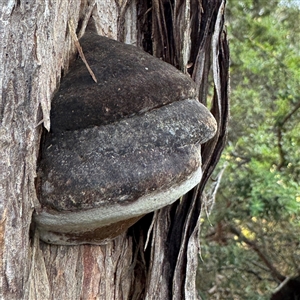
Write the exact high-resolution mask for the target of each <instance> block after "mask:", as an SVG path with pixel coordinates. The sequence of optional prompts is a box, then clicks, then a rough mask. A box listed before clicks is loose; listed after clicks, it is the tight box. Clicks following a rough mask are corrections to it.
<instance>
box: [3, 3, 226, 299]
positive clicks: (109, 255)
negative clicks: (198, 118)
mask: <svg viewBox="0 0 300 300" xmlns="http://www.w3.org/2000/svg"><path fill="white" fill-rule="evenodd" d="M1 4H2V7H1V11H0V95H1V98H0V216H1V217H0V218H1V220H0V295H1V298H2V299H18V300H19V299H196V298H197V293H196V290H195V284H194V282H195V274H196V266H197V253H198V236H197V233H198V225H199V215H200V211H201V201H200V198H201V194H202V192H203V186H204V185H205V183H206V180H207V178H208V177H209V175H210V174H211V172H212V170H213V168H214V166H215V164H216V163H217V161H218V158H219V156H220V152H221V150H222V147H223V145H224V139H225V133H226V122H227V116H228V102H227V86H228V48H227V42H226V36H225V33H224V32H223V24H224V20H223V12H224V2H222V1H220V0H219V1H217V0H216V1H194V0H190V1H189V0H186V1H175V2H173V1H171V2H165V1H161V0H155V1H152V2H151V3H150V1H135V0H132V1H126V0H125V1H107V2H104V1H100V0H95V1H87V0H82V1H79V0H73V1H66V0H59V1H47V0H46V1H41V0H32V1H27V2H25V1H22V0H21V1H11V0H4V1H2V3H1ZM91 14H92V15H93V18H94V19H95V20H96V27H97V30H98V32H99V33H100V34H102V35H106V36H109V37H111V38H115V39H119V40H120V41H123V42H124V41H125V42H127V43H131V44H134V45H137V46H139V47H141V48H144V49H145V50H146V51H147V52H150V53H151V54H153V55H155V56H157V57H159V58H162V59H164V60H166V61H167V62H169V63H171V64H173V65H175V66H176V67H177V68H179V69H180V70H182V71H183V72H188V73H189V74H191V76H192V78H193V80H194V81H195V82H196V85H197V88H198V93H199V98H200V101H201V102H202V103H204V104H205V103H206V98H207V91H208V76H209V72H208V71H209V69H210V67H211V65H213V68H212V70H213V74H214V76H213V79H214V88H215V96H214V97H213V107H212V111H213V114H214V115H215V117H216V119H217V122H218V133H217V136H216V137H215V138H214V140H213V141H211V142H209V143H207V145H205V146H204V147H203V149H202V155H203V171H204V174H205V176H204V178H203V180H202V182H201V183H200V185H199V186H198V188H196V189H195V190H193V191H191V192H190V193H188V194H187V195H186V196H184V198H183V199H182V200H181V201H177V202H176V203H175V204H174V205H172V206H169V207H166V208H164V209H162V210H159V211H157V212H155V213H154V214H153V215H148V216H146V217H145V218H143V219H142V220H141V221H140V222H139V223H138V224H137V225H136V226H134V227H133V228H132V229H131V230H129V232H128V234H126V233H125V234H123V235H121V236H119V237H118V238H117V239H115V240H113V241H111V242H109V243H108V244H106V245H105V246H91V245H81V246H70V247H68V246H55V245H47V244H44V243H42V242H40V241H39V238H38V236H37V234H35V232H34V229H33V231H32V234H31V235H30V225H31V221H32V213H33V210H34V209H38V208H39V205H40V204H39V202H38V200H37V197H36V191H35V182H34V181H35V177H36V165H37V159H38V153H39V142H40V134H41V131H42V128H43V127H44V128H45V129H47V130H49V128H50V108H51V98H52V97H53V94H54V92H55V91H56V89H57V88H58V86H59V82H60V80H61V76H62V74H64V73H67V70H68V66H69V63H71V62H72V60H73V59H74V57H75V53H76V50H75V46H74V40H72V38H71V36H70V32H69V29H68V21H72V22H73V24H75V27H77V31H78V32H79V31H80V29H81V28H82V26H83V27H85V24H87V19H88V18H89V16H90V15H91ZM76 25H77V26H76ZM83 51H84V49H83ZM190 66H191V67H190ZM189 67H190V68H189ZM149 226H150V228H151V230H150V231H149ZM147 233H148V243H147V245H146V241H147Z"/></svg>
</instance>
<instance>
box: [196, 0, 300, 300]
mask: <svg viewBox="0 0 300 300" xmlns="http://www.w3.org/2000/svg"><path fill="white" fill-rule="evenodd" d="M297 20H298V22H297ZM299 20H300V12H299V7H298V6H295V5H292V4H291V3H290V2H288V1H285V3H283V2H282V1H274V0H271V1H257V0H256V1H255V0H246V1H237V0H231V1H229V3H228V10H227V21H228V35H229V37H230V46H231V47H230V48H231V122H230V130H229V138H228V146H227V148H226V150H225V152H224V154H223V158H222V160H223V162H227V163H228V167H227V169H226V171H225V173H224V176H223V178H222V181H221V186H220V188H219V191H218V194H217V197H216V205H215V208H214V211H213V214H212V216H211V217H210V222H211V223H212V225H213V226H210V225H209V222H208V221H206V222H204V224H203V229H202V233H203V234H204V235H205V236H206V238H205V239H204V238H203V240H202V256H203V259H204V261H203V263H202V264H201V272H200V273H201V274H204V276H202V277H199V289H200V290H201V291H202V293H203V295H202V298H203V299H269V297H270V294H271V292H272V290H274V289H275V288H276V286H277V285H278V280H277V279H276V278H274V276H272V274H271V272H270V268H269V267H268V266H267V265H266V262H265V261H263V260H262V258H261V257H260V256H259V255H258V252H257V251H254V248H253V247H251V246H249V245H250V242H252V241H253V242H255V245H257V246H258V248H259V251H261V253H263V255H265V257H266V258H267V260H268V261H269V262H270V264H271V265H273V266H274V267H275V269H277V270H278V271H279V272H280V273H281V275H283V276H296V275H297V274H299V272H300V271H299V268H298V265H299V263H300V250H299V246H298V245H299V242H300V238H299V234H297V232H299V230H300V185H299V183H300V163H299V157H300V137H299V133H300V122H299V119H300V95H299V90H300V42H299V41H300V26H299ZM221 166H222V163H221V164H220V167H221ZM231 226H234V227H235V228H238V229H239V230H240V231H241V236H240V237H239V238H237V235H236V234H233V233H232V231H231V230H230V229H229V228H231ZM220 228H221V229H220ZM243 238H245V239H246V240H247V241H249V244H247V243H245V242H242V240H243ZM210 289H211V290H210ZM214 289H215V290H214ZM209 290H210V292H209ZM205 291H206V292H205ZM220 295H221V296H220ZM218 297H219V298H218Z"/></svg>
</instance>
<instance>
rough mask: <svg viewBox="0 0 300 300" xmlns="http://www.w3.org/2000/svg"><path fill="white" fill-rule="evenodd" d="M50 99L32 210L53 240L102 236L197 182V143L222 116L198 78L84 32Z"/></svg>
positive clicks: (71, 241) (211, 131) (74, 241)
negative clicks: (36, 205)
mask: <svg viewBox="0 0 300 300" xmlns="http://www.w3.org/2000/svg"><path fill="white" fill-rule="evenodd" d="M80 42H81V45H82V47H83V51H84V53H85V56H86V59H87V61H88V63H89V65H90V67H91V68H92V70H93V71H94V73H95V75H96V77H97V80H98V83H94V82H93V80H92V79H91V77H90V75H89V73H88V71H87V69H86V67H85V66H84V64H83V62H82V61H81V60H80V59H78V60H77V61H76V63H75V64H74V66H73V67H72V68H71V69H70V71H69V73H68V74H67V75H66V77H65V78H64V79H63V81H62V83H61V86H60V89H59V91H58V92H57V94H56V95H55V97H54V99H53V102H52V110H51V132H50V133H47V134H46V135H45V139H44V142H43V145H42V159H41V162H40V165H39V186H38V196H39V200H40V203H41V205H42V210H41V211H40V212H37V213H36V215H35V221H36V225H37V228H38V230H39V232H40V236H41V238H42V239H43V240H44V241H46V242H49V243H54V244H82V243H96V244H97V243H101V242H103V240H105V239H109V238H113V237H115V236H117V235H118V234H120V233H121V232H123V231H124V230H126V229H127V228H128V227H129V226H131V225H132V224H133V223H135V222H136V221H137V220H138V219H139V218H140V217H141V216H143V215H145V214H147V213H149V212H151V211H154V210H157V209H159V208H161V207H164V206H166V205H169V204H171V203H172V202H174V201H175V200H176V199H178V198H179V197H181V196H182V195H183V194H185V193H186V192H187V191H189V190H190V189H191V188H193V187H194V186H195V185H196V184H197V183H198V182H199V181H200V179H201V174H202V173H201V155H200V144H202V143H204V142H206V141H207V140H209V139H210V138H211V137H212V136H213V135H214V133H215V130H216V122H215V120H214V118H213V116H212V115H211V114H210V112H209V111H208V110H207V109H206V108H205V107H204V106H203V105H202V104H200V103H199V102H198V101H197V100H196V96H195V86H194V83H193V82H192V81H191V79H190V78H189V77H188V76H185V75H184V74H182V73H181V72H179V71H178V70H176V69H175V68H174V67H172V66H171V65H169V64H166V63H164V62H162V61H161V60H159V59H156V58H154V57H152V56H150V55H148V54H147V53H145V52H143V51H141V50H139V49H137V48H136V47H133V46H129V45H125V44H122V43H119V42H116V41H113V40H110V39H107V38H104V37H100V36H98V35H96V34H95V33H92V32H88V33H87V34H86V35H85V36H84V37H83V38H82V39H81V41H80Z"/></svg>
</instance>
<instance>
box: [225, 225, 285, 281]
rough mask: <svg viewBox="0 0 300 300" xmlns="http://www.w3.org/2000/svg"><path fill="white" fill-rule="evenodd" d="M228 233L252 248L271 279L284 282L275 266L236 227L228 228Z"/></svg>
mask: <svg viewBox="0 0 300 300" xmlns="http://www.w3.org/2000/svg"><path fill="white" fill-rule="evenodd" d="M229 231H230V232H231V233H233V234H235V235H236V236H237V237H238V238H239V239H240V240H241V241H242V242H244V243H245V244H247V245H248V246H249V247H250V248H252V249H253V250H254V251H255V252H256V253H257V255H258V256H259V258H260V259H261V260H262V261H263V262H264V264H265V265H266V266H267V267H268V268H269V270H270V271H271V275H272V277H273V278H274V279H275V280H277V281H279V282H282V281H284V280H285V278H286V277H285V276H283V275H282V274H280V273H279V272H278V271H277V269H276V268H275V266H274V265H273V264H272V263H271V262H270V261H269V259H268V258H267V256H266V255H265V254H264V253H262V251H261V250H260V249H259V247H258V246H257V245H256V244H255V243H254V242H252V241H250V240H249V239H247V238H246V237H245V236H244V235H243V234H242V233H241V231H240V230H238V229H237V228H236V227H234V226H233V225H230V226H229Z"/></svg>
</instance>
